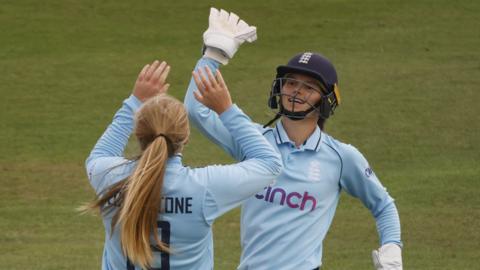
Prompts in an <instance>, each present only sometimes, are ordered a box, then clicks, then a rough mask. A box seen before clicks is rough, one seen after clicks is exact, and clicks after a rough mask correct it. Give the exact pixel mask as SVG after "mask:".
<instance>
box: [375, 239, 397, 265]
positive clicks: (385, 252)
mask: <svg viewBox="0 0 480 270" xmlns="http://www.w3.org/2000/svg"><path fill="white" fill-rule="evenodd" d="M372 259H373V265H374V266H375V269H377V270H402V249H401V248H400V246H398V245H397V244H393V243H388V244H385V245H383V246H381V247H380V248H379V249H378V250H374V251H372Z"/></svg>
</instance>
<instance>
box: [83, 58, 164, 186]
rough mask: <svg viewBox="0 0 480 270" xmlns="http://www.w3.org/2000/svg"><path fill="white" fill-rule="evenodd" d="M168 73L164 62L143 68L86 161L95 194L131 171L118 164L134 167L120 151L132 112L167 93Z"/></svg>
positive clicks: (132, 117) (124, 142) (128, 134)
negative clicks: (149, 100)
mask: <svg viewBox="0 0 480 270" xmlns="http://www.w3.org/2000/svg"><path fill="white" fill-rule="evenodd" d="M169 70H170V67H169V66H168V65H167V63H165V62H162V63H160V62H159V61H155V62H153V63H152V64H149V65H146V66H145V67H144V68H143V69H142V71H141V72H140V74H139V75H138V78H137V81H136V82H135V87H134V90H133V93H132V95H130V97H129V98H127V99H125V101H124V102H123V106H122V107H121V108H120V109H119V110H118V111H117V113H116V114H115V116H114V117H113V121H112V123H111V124H110V125H109V126H108V127H107V129H106V130H105V132H104V133H103V135H102V136H101V137H100V139H99V140H98V141H97V143H96V144H95V146H94V148H93V149H92V151H91V153H90V155H89V156H88V158H87V160H86V161H85V167H86V170H87V175H88V178H89V180H90V184H91V185H92V187H93V188H94V189H95V191H96V193H97V194H98V193H100V192H102V191H103V190H104V189H105V188H107V187H108V186H110V185H112V184H114V183H115V182H116V181H119V180H122V179H124V178H125V177H127V176H128V175H129V172H130V169H131V168H130V167H129V166H120V165H123V164H129V165H130V166H131V165H133V163H131V162H130V160H128V159H126V158H125V157H123V151H124V150H125V147H126V146H127V143H128V138H129V137H130V135H131V133H132V130H133V126H134V116H135V112H136V111H137V110H138V109H139V108H140V106H141V104H142V102H145V101H146V100H148V99H150V98H151V97H153V96H155V95H159V94H162V93H165V92H166V91H167V90H168V87H169V84H166V83H165V80H166V78H167V76H168V72H169Z"/></svg>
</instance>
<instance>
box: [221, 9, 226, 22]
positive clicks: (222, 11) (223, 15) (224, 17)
mask: <svg viewBox="0 0 480 270" xmlns="http://www.w3.org/2000/svg"><path fill="white" fill-rule="evenodd" d="M219 17H220V19H221V20H222V21H224V22H227V21H228V12H226V11H225V10H223V9H221V10H220V14H219Z"/></svg>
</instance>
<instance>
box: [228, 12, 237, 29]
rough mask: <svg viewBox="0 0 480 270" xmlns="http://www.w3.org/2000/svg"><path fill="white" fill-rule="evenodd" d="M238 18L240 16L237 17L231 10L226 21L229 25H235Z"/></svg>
mask: <svg viewBox="0 0 480 270" xmlns="http://www.w3.org/2000/svg"><path fill="white" fill-rule="evenodd" d="M238 19H240V17H238V15H237V14H235V13H233V12H230V17H228V23H229V24H230V25H233V26H236V25H237V22H238Z"/></svg>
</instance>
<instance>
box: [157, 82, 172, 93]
mask: <svg viewBox="0 0 480 270" xmlns="http://www.w3.org/2000/svg"><path fill="white" fill-rule="evenodd" d="M168 88H170V84H169V83H167V84H165V85H164V86H162V88H160V90H158V94H164V93H166V92H167V91H168Z"/></svg>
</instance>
